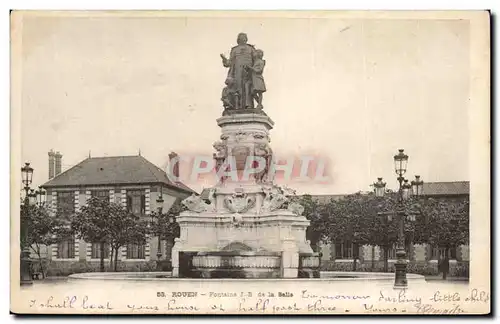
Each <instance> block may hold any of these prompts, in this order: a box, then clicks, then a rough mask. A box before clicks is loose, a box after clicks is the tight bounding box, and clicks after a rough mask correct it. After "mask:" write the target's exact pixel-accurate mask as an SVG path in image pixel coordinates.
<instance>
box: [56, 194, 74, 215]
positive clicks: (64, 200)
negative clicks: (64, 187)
mask: <svg viewBox="0 0 500 324" xmlns="http://www.w3.org/2000/svg"><path fill="white" fill-rule="evenodd" d="M57 212H58V213H60V214H73V213H74V212H75V194H74V193H73V191H59V192H58V193H57Z"/></svg>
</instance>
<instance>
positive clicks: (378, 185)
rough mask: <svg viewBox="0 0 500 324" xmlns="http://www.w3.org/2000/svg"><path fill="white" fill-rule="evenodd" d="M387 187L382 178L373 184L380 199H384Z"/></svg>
mask: <svg viewBox="0 0 500 324" xmlns="http://www.w3.org/2000/svg"><path fill="white" fill-rule="evenodd" d="M385 185H386V183H385V182H383V181H382V178H377V182H375V183H373V187H374V191H375V196H376V197H380V198H382V197H384V195H385Z"/></svg>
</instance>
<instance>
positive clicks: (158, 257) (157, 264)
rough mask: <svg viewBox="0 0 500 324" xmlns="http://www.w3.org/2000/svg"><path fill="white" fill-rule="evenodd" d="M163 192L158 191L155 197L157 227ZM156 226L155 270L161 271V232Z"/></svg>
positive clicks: (160, 213)
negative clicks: (158, 193) (156, 197)
mask: <svg viewBox="0 0 500 324" xmlns="http://www.w3.org/2000/svg"><path fill="white" fill-rule="evenodd" d="M163 202H164V200H163V194H162V193H161V192H160V195H159V196H158V199H156V203H157V204H158V219H157V222H158V223H157V226H158V227H159V226H160V218H161V217H162V213H163ZM158 227H157V229H158V233H157V234H158V247H157V251H156V260H157V261H156V270H158V271H161V265H160V259H161V257H162V253H161V232H160V230H159V228H158Z"/></svg>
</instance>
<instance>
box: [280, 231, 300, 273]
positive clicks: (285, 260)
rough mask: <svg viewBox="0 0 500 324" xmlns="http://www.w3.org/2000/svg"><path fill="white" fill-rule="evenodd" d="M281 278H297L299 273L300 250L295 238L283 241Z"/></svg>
mask: <svg viewBox="0 0 500 324" xmlns="http://www.w3.org/2000/svg"><path fill="white" fill-rule="evenodd" d="M281 248H282V249H283V251H282V252H281V277H282V278H297V277H298V273H299V250H298V247H297V245H296V244H295V240H294V238H291V237H290V238H286V239H285V240H283V241H281Z"/></svg>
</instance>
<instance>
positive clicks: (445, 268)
mask: <svg viewBox="0 0 500 324" xmlns="http://www.w3.org/2000/svg"><path fill="white" fill-rule="evenodd" d="M449 252H450V248H449V247H446V249H445V251H444V259H443V261H442V270H443V280H446V276H447V275H448V271H449V267H450V260H449V259H448V255H449V254H448V253H449Z"/></svg>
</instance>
